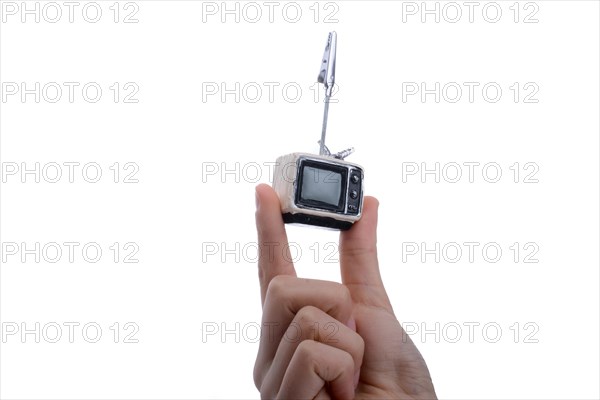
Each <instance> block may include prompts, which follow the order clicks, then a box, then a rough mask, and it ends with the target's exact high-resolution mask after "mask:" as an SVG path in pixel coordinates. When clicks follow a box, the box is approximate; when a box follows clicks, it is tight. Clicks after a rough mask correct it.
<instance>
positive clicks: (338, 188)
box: [300, 166, 342, 207]
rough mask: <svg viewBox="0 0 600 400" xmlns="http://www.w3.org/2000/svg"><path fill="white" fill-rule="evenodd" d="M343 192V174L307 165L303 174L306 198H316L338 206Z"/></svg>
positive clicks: (303, 193) (303, 192) (303, 191)
mask: <svg viewBox="0 0 600 400" xmlns="http://www.w3.org/2000/svg"><path fill="white" fill-rule="evenodd" d="M341 194H342V174H340V173H339V172H333V171H329V170H326V169H319V168H314V167H309V166H305V167H304V171H303V174H302V192H301V193H300V196H301V197H302V199H304V200H314V201H319V202H323V203H326V204H330V205H331V206H334V207H337V206H338V204H339V202H340V195H341Z"/></svg>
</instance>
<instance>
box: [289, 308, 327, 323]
mask: <svg viewBox="0 0 600 400" xmlns="http://www.w3.org/2000/svg"><path fill="white" fill-rule="evenodd" d="M322 313H323V311H321V310H320V309H318V308H317V307H314V306H304V307H302V308H301V309H300V311H298V313H297V314H296V318H295V319H296V322H298V324H299V325H300V327H301V328H307V327H310V326H312V325H314V323H315V322H317V321H318V320H319V319H320V316H321V314H322Z"/></svg>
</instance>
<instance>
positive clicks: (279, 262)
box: [256, 184, 296, 304]
mask: <svg viewBox="0 0 600 400" xmlns="http://www.w3.org/2000/svg"><path fill="white" fill-rule="evenodd" d="M256 231H257V233H258V249H259V256H258V279H259V281H260V295H261V297H260V298H261V303H262V304H264V303H265V295H266V293H267V288H268V287H269V283H270V282H271V279H273V278H274V277H275V276H277V275H291V276H296V270H295V269H294V264H293V263H292V261H291V257H290V255H289V244H288V239H287V234H286V232H285V225H284V223H283V218H282V217H281V205H280V203H279V197H278V196H277V193H275V191H274V190H273V188H271V186H269V185H266V184H260V185H258V186H257V187H256Z"/></svg>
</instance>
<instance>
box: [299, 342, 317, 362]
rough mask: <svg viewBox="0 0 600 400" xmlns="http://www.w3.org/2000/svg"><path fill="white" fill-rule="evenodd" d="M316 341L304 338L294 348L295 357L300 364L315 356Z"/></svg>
mask: <svg viewBox="0 0 600 400" xmlns="http://www.w3.org/2000/svg"><path fill="white" fill-rule="evenodd" d="M315 351H316V342H315V341H313V340H310V339H306V340H303V341H301V342H300V344H298V347H297V348H296V352H295V355H294V356H295V357H297V358H298V361H299V362H300V363H302V364H304V363H306V362H309V361H312V360H313V359H314V358H315Z"/></svg>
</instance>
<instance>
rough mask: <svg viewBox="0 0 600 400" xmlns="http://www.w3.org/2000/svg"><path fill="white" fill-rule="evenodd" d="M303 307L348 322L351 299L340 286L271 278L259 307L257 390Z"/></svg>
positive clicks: (323, 282) (256, 366)
mask: <svg viewBox="0 0 600 400" xmlns="http://www.w3.org/2000/svg"><path fill="white" fill-rule="evenodd" d="M306 306H313V307H316V308H318V309H320V310H322V311H323V312H324V313H327V314H329V315H330V316H331V317H332V318H334V319H336V320H338V321H349V320H351V316H352V298H351V297H350V292H349V290H348V288H347V287H345V286H344V285H342V284H340V283H337V282H328V281H321V280H315V279H299V278H295V277H290V276H286V275H280V276H277V277H275V278H273V279H272V280H271V283H270V284H269V288H268V290H267V294H266V299H265V303H264V306H263V317H262V325H261V339H260V345H259V348H258V354H257V357H256V364H255V366H254V380H255V383H256V386H257V387H258V388H260V387H261V386H262V383H263V380H264V377H265V375H266V374H267V371H268V369H269V367H270V365H271V363H272V361H273V359H274V358H275V354H276V352H277V348H278V347H279V343H280V342H281V340H282V338H283V336H284V334H285V332H286V330H287V328H288V326H289V325H290V323H291V322H292V320H293V319H294V317H295V316H296V314H297V313H298V312H299V311H300V310H301V309H302V308H304V307H306Z"/></svg>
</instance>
